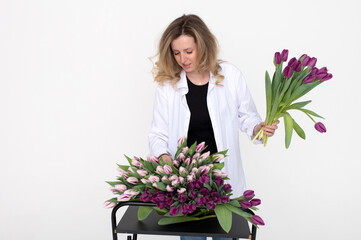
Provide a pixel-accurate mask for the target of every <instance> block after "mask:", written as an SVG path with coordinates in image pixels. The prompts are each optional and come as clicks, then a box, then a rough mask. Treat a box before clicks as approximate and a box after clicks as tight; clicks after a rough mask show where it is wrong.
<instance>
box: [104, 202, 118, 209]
mask: <svg viewBox="0 0 361 240" xmlns="http://www.w3.org/2000/svg"><path fill="white" fill-rule="evenodd" d="M115 205H117V204H116V203H115V202H109V201H105V202H104V204H103V207H104V208H113V207H115Z"/></svg>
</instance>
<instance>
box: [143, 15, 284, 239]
mask: <svg viewBox="0 0 361 240" xmlns="http://www.w3.org/2000/svg"><path fill="white" fill-rule="evenodd" d="M217 55H218V45H217V40H216V38H215V37H214V35H213V34H212V33H211V32H210V31H209V29H208V27H207V26H206V25H205V23H204V22H203V21H202V20H201V19H200V18H199V17H198V16H196V15H183V16H182V17H179V18H177V19H176V20H174V21H173V22H172V23H171V24H170V25H169V26H168V27H167V29H166V30H165V32H164V33H163V35H162V38H161V40H160V43H159V50H158V62H156V67H155V70H156V72H155V81H156V82H158V83H159V86H158V87H157V90H156V95H155V101H154V116H153V123H152V128H151V130H150V133H149V146H150V153H151V154H152V155H154V156H157V157H162V159H163V160H167V161H170V160H171V157H172V156H174V154H175V153H176V150H177V141H178V139H179V138H180V137H182V136H187V137H188V141H187V142H188V144H190V145H191V144H193V143H194V142H195V141H197V142H198V143H200V142H202V141H205V143H206V145H207V146H208V148H207V149H208V150H210V151H211V154H212V153H215V152H217V151H223V150H226V149H228V155H229V156H228V157H227V158H225V159H224V162H225V167H224V171H225V172H227V173H228V176H229V178H230V179H231V180H230V184H231V185H232V189H233V196H234V197H236V196H240V195H241V194H242V193H243V191H244V190H245V189H246V186H245V179H244V173H243V168H242V163H241V156H240V149H239V139H238V129H240V130H241V131H243V132H245V133H246V134H247V135H248V136H249V138H250V139H251V138H252V137H253V136H255V135H256V134H257V132H258V131H259V130H260V129H261V128H262V127H263V126H264V125H265V124H264V122H262V120H261V118H260V116H259V114H258V113H257V110H256V107H255V105H254V102H253V100H252V97H251V95H250V93H249V90H248V88H247V86H246V83H245V80H244V79H243V76H242V74H241V72H240V71H239V70H238V69H237V68H236V67H235V66H233V65H231V64H229V63H226V62H221V61H219V60H218V58H217ZM277 124H278V122H276V123H274V124H272V125H271V126H265V128H264V134H266V135H268V136H273V134H274V132H275V130H276V129H277ZM181 239H202V238H193V237H181Z"/></svg>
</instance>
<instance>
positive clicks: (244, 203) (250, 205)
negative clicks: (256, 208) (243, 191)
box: [241, 200, 252, 209]
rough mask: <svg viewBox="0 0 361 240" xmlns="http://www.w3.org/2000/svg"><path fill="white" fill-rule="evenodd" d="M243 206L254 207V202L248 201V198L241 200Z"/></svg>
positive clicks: (244, 207) (245, 207)
mask: <svg viewBox="0 0 361 240" xmlns="http://www.w3.org/2000/svg"><path fill="white" fill-rule="evenodd" d="M241 207H242V208H243V209H248V208H250V207H252V203H250V202H248V201H247V200H243V201H242V202H241Z"/></svg>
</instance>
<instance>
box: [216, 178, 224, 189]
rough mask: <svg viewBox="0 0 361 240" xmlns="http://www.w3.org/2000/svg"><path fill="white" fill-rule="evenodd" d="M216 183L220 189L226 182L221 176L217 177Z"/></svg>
mask: <svg viewBox="0 0 361 240" xmlns="http://www.w3.org/2000/svg"><path fill="white" fill-rule="evenodd" d="M214 182H215V183H216V185H217V186H218V187H220V186H222V185H223V184H224V180H223V179H222V177H220V176H217V177H216V179H214Z"/></svg>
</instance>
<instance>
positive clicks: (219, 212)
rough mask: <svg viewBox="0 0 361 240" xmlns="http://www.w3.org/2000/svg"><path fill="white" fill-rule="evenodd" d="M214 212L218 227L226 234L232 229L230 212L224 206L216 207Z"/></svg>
mask: <svg viewBox="0 0 361 240" xmlns="http://www.w3.org/2000/svg"><path fill="white" fill-rule="evenodd" d="M214 212H215V213H216V216H217V219H218V222H219V225H221V227H222V228H223V230H224V231H225V232H226V233H228V232H229V231H230V230H231V227H232V212H231V211H230V210H229V209H228V208H227V207H226V206H225V205H224V204H219V205H217V206H216V209H214Z"/></svg>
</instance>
